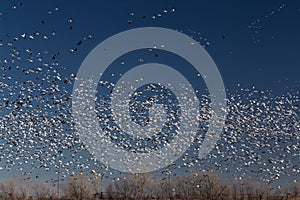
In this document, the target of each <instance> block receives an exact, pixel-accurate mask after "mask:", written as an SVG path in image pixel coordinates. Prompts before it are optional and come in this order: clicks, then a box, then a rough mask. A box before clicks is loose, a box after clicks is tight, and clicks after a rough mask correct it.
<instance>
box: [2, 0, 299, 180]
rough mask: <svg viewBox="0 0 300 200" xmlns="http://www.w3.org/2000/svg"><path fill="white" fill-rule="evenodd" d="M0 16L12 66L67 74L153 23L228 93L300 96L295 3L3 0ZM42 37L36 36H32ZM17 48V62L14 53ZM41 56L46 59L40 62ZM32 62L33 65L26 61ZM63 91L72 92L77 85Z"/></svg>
mask: <svg viewBox="0 0 300 200" xmlns="http://www.w3.org/2000/svg"><path fill="white" fill-rule="evenodd" d="M56 8H57V9H56ZM164 10H166V11H167V12H165V11H164ZM171 11H175V12H171ZM0 13H1V15H0V27H1V29H0V40H1V41H0V43H2V44H3V46H1V47H0V60H1V62H0V64H1V65H3V66H11V67H12V68H13V69H14V68H15V67H16V66H20V67H21V68H24V69H30V68H36V67H37V66H42V67H44V68H46V69H47V68H48V67H49V66H45V65H43V64H44V63H50V64H49V65H51V63H52V62H57V63H58V66H54V68H57V69H58V71H59V73H60V74H61V77H63V78H64V77H69V76H70V74H76V72H77V70H78V69H79V67H80V65H81V63H82V62H83V60H84V58H85V57H86V56H87V55H88V53H89V52H90V51H91V50H92V49H93V48H94V47H95V46H97V45H98V44H99V43H100V42H102V41H104V40H105V39H106V38H108V37H110V36H112V35H114V34H117V33H119V32H122V31H125V30H128V29H133V28H139V27H152V26H154V27H165V28H169V29H173V30H178V31H180V32H182V33H184V34H187V35H188V36H190V37H193V38H194V39H195V40H196V41H199V42H200V44H202V45H204V46H205V49H206V50H207V52H208V53H209V54H210V55H211V57H212V58H213V60H214V61H215V63H216V64H217V66H218V69H219V71H220V73H221V75H222V77H223V81H224V84H225V87H226V89H228V91H229V93H234V91H235V90H238V89H239V88H241V87H242V88H252V87H253V86H255V87H256V88H259V89H262V90H265V91H266V90H272V91H274V94H275V95H281V94H286V93H288V92H289V90H290V88H294V89H293V90H294V91H295V90H296V91H299V80H300V78H299V75H300V57H299V55H300V54H299V52H300V39H299V36H300V20H299V19H300V2H298V1H292V0H290V1H275V0H273V1H196V0H194V1H179V0H178V1H177V0H174V1H158V0H156V1H133V0H132V1H121V0H119V1H91V0H88V1H61V0H55V1H50V0H49V1H38V0H32V1H24V2H22V3H21V1H8V0H7V1H6V0H5V1H1V3H0ZM131 13H133V14H131ZM153 15H155V18H153ZM160 15H161V16H160ZM37 32H38V33H39V35H35V36H34V39H30V38H29V37H30V35H34V33H37ZM24 33H25V35H26V39H24V38H23V37H22V35H23V34H24ZM15 38H17V39H15ZM129 42H130V41H129ZM174 42H176V41H174ZM8 43H12V44H11V45H10V44H8ZM14 48H15V49H16V50H17V51H19V52H20V57H21V59H20V60H17V59H15V58H13V57H12V56H11V55H10V54H11V53H12V49H14ZM26 50H28V51H26ZM45 51H47V52H48V53H46V54H45V53H44V52H45ZM73 51H74V52H73ZM28 52H32V54H31V55H30V53H28ZM39 52H40V53H41V55H42V57H43V61H38V60H37V54H38V53H39ZM53 55H55V59H52V58H53ZM31 57H33V60H34V61H33V62H29V61H28V59H29V60H30V59H31ZM13 59H15V61H12V60H13ZM12 62H13V63H12ZM62 68H65V69H62ZM0 73H3V74H4V73H6V74H9V75H10V76H12V81H13V80H18V81H25V80H28V79H30V78H32V77H30V76H29V77H26V76H24V74H23V73H22V72H20V71H18V70H13V71H12V72H3V71H2V72H1V71H0ZM66 89H67V90H68V91H69V93H70V92H71V91H72V85H69V86H66ZM3 97H4V95H2V96H0V98H3ZM0 101H1V99H0ZM208 166H209V165H208ZM8 176H9V175H8ZM298 178H299V176H298ZM298 180H299V179H298Z"/></svg>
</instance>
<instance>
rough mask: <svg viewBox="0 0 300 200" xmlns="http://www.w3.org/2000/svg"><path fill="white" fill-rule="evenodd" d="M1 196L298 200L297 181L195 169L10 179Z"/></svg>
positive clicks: (299, 188) (41, 199)
mask: <svg viewBox="0 0 300 200" xmlns="http://www.w3.org/2000/svg"><path fill="white" fill-rule="evenodd" d="M0 196H1V198H0V199H10V200H19V199H20V200H21V199H22V200H23V199H24V200H29V199H37V200H46V199H49V200H50V199H51V200H52V199H53V200H58V199H61V200H63V199H70V200H92V199H116V200H117V199H128V200H135V199H136V200H142V199H149V200H150V199H153V200H155V199H157V200H167V199H174V200H175V199H178V200H179V199H180V200H181V199H183V200H189V199H198V200H202V199H203V200H221V199H229V200H250V199H251V200H265V199H266V200H269V199H270V200H276V199H278V200H290V199H291V200H292V199H293V200H298V199H299V200H300V184H299V183H298V182H293V183H291V184H290V185H289V186H287V187H286V189H274V188H271V187H270V186H267V185H263V184H260V183H256V182H254V181H252V180H241V181H236V180H234V181H226V180H224V179H222V178H220V177H218V176H217V175H215V174H213V173H207V172H194V173H192V174H190V175H187V176H178V177H168V178H165V179H163V180H161V179H160V180H155V179H153V177H152V176H151V175H150V174H146V175H145V174H138V175H131V176H127V177H125V176H124V177H118V178H115V179H114V180H113V181H111V183H110V184H108V185H106V186H103V187H102V179H101V177H96V176H90V175H89V176H83V175H78V176H71V177H69V178H68V179H67V180H66V181H64V182H63V183H61V185H60V187H59V189H58V188H57V187H53V186H51V185H50V184H48V183H45V182H35V183H32V182H30V181H29V179H26V180H23V179H22V180H21V179H17V178H12V179H10V180H8V181H7V182H2V183H0Z"/></svg>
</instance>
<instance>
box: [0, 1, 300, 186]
mask: <svg viewBox="0 0 300 200" xmlns="http://www.w3.org/2000/svg"><path fill="white" fill-rule="evenodd" d="M22 6H23V4H21V3H20V4H18V5H13V6H12V9H17V8H18V7H22ZM283 7H284V4H283V5H282V6H281V7H280V8H279V9H278V11H277V12H279V11H280V10H281V9H283ZM58 10H59V8H58V7H56V8H55V9H54V10H49V11H48V14H52V13H53V12H55V11H58ZM168 12H175V8H171V9H169V10H167V9H164V10H162V11H161V12H160V13H158V14H155V15H153V16H151V17H150V18H153V19H156V18H159V17H161V16H162V15H163V14H165V13H168ZM273 14H274V13H273V12H272V13H271V14H268V15H266V16H265V17H264V18H268V17H270V16H271V15H273ZM130 15H131V16H132V19H134V17H135V16H136V15H135V13H134V12H133V13H131V14H130ZM0 17H1V13H0ZM139 18H140V16H139ZM145 18H147V16H142V17H141V20H145ZM132 19H130V20H129V21H128V23H132V21H133V20H132ZM261 20H262V19H258V20H256V21H255V22H253V23H251V25H250V26H249V28H250V29H253V30H254V32H255V34H256V32H257V29H259V27H260V25H259V22H260V21H261ZM67 22H68V24H69V29H72V23H73V19H72V18H69V19H68V21H67ZM41 23H42V24H45V23H46V20H41ZM190 32H192V31H190ZM51 37H55V31H53V32H51V33H49V34H42V33H40V32H38V31H36V32H33V33H31V34H29V33H23V34H21V35H19V36H10V35H6V36H5V37H4V38H1V39H0V48H1V47H2V46H6V47H7V46H8V47H10V48H11V52H10V57H9V58H0V63H1V65H2V66H1V68H0V141H1V142H0V170H11V169H15V168H17V169H18V170H20V171H24V172H23V173H24V174H30V173H32V172H33V171H34V170H35V169H39V168H41V169H44V170H45V171H51V170H53V171H55V170H57V169H58V168H61V173H62V174H63V176H67V175H68V174H74V173H75V172H76V171H78V170H84V169H88V170H91V171H92V170H94V169H93V167H94V165H95V163H96V165H97V161H96V160H95V158H94V157H93V156H92V155H90V154H88V153H87V152H86V148H85V144H84V143H83V142H82V141H81V140H80V139H79V137H78V134H77V133H76V130H74V121H73V119H72V117H71V116H72V113H71V112H72V104H71V99H72V94H71V92H70V91H71V89H72V88H71V87H72V83H73V82H74V80H75V79H76V78H77V77H76V75H75V74H69V75H62V74H64V70H65V68H63V67H61V66H59V63H58V62H57V58H58V57H59V56H60V53H59V52H54V53H50V52H48V51H44V52H37V51H35V50H34V49H31V48H26V49H25V52H24V50H18V49H17V48H16V47H15V45H14V44H15V43H17V42H20V40H26V41H27V40H35V39H36V38H42V39H44V40H48V39H50V38H51ZM91 38H92V36H91V35H88V36H86V37H83V38H82V40H80V41H78V42H77V43H76V45H75V46H76V47H74V48H72V49H70V53H73V52H76V51H77V50H78V47H79V46H80V45H81V44H82V42H84V41H86V40H89V39H91ZM200 39H202V38H200ZM203 42H204V43H205V44H204V45H206V46H208V45H209V41H208V40H207V39H206V38H203ZM24 57H25V60H27V62H28V63H33V65H30V66H33V67H29V68H28V67H22V66H19V65H18V64H16V63H17V61H19V60H24ZM16 77H18V78H16ZM24 77H25V78H24ZM100 84H102V85H104V86H107V87H109V88H113V87H114V85H113V84H111V83H109V82H108V83H100ZM158 84H159V83H158ZM156 87H157V86H155V85H153V86H149V88H147V90H150V91H154V92H156V93H157V94H158V95H157V96H156V98H148V99H147V98H145V95H147V94H148V92H147V91H146V92H143V91H139V92H137V93H135V94H134V95H135V96H136V98H142V99H143V101H137V102H138V103H140V104H141V105H137V102H131V105H132V109H131V111H132V113H133V114H132V115H133V117H136V116H135V112H136V113H138V116H142V115H145V113H146V114H147V112H148V111H149V109H151V106H154V105H155V104H156V103H157V101H158V100H157V98H162V99H163V100H161V101H162V102H164V103H165V106H163V107H159V109H165V112H166V113H168V112H169V117H173V118H174V120H173V123H172V128H170V130H173V129H176V127H175V126H178V125H179V124H180V121H178V120H176V116H177V115H178V114H180V112H179V113H175V114H174V113H173V114H172V112H171V111H170V108H171V107H173V106H175V104H174V105H173V103H174V99H170V98H172V97H173V94H172V93H163V94H160V93H161V92H162V90H161V88H160V87H157V88H160V89H157V88H156ZM295 88H296V89H294V90H291V91H289V92H287V93H286V94H283V95H281V96H278V95H273V94H272V92H271V91H265V90H259V89H255V88H251V89H247V88H240V90H238V91H236V92H232V91H228V99H227V106H226V107H224V109H225V110H226V111H227V113H228V114H227V119H226V124H225V127H224V133H223V134H222V138H221V139H220V140H219V142H218V144H217V145H216V147H215V149H214V150H213V151H212V152H211V153H210V154H209V156H208V157H206V158H205V159H204V160H201V161H199V160H198V159H197V157H196V156H194V157H193V152H197V150H198V149H199V147H200V146H201V140H199V141H196V142H195V144H193V145H191V149H190V150H188V152H187V153H186V154H184V156H183V157H182V159H181V160H180V161H178V162H176V163H177V164H176V166H175V167H176V168H194V167H197V166H198V165H199V167H200V168H202V167H203V163H204V162H206V163H209V164H212V165H213V167H214V168H216V169H221V170H223V171H231V172H233V173H235V172H239V173H240V177H245V176H246V175H247V174H251V173H253V174H257V176H261V174H262V175H263V176H261V177H262V179H263V180H266V181H272V180H276V179H278V178H279V177H280V176H282V175H291V176H292V175H293V174H300V163H299V156H300V142H299V141H300V113H299V111H300V99H299V91H300V90H299V85H297V86H296V87H295ZM117 89H118V88H117ZM177 89H179V90H182V91H184V90H185V89H186V88H185V86H184V85H182V86H181V88H177ZM118 92H120V93H121V92H122V90H121V89H120V90H118ZM199 97H200V99H199V100H200V106H199V109H200V113H201V115H200V116H199V120H202V121H203V123H202V124H203V127H199V129H201V130H205V126H207V123H205V122H206V121H207V120H208V119H209V118H210V116H211V112H212V111H211V109H210V101H209V96H204V95H202V96H201V95H200V96H199ZM186 98H190V97H188V96H187V97H186ZM170 102H171V104H170ZM193 102H195V101H193V100H191V101H190V103H193ZM168 103H169V104H168ZM128 106H129V105H128ZM177 106H178V108H180V105H177ZM96 108H97V107H96ZM102 108H104V107H102ZM104 109H110V108H109V106H108V107H106V108H104ZM94 111H95V112H97V113H99V112H100V111H99V110H97V109H96V110H94ZM150 111H151V110H150ZM101 112H102V113H106V112H107V113H108V114H109V113H110V112H109V110H102V111H101ZM170 112H171V113H170ZM99 116H101V115H100V114H99ZM145 116H146V115H145ZM153 116H154V118H157V119H151V118H149V117H142V118H140V119H139V121H136V122H137V123H140V124H143V123H146V124H147V123H149V121H150V120H165V119H164V117H165V115H164V114H159V113H158V114H155V112H154V115H153ZM101 120H103V119H101V118H100V117H99V121H101ZM166 124H167V125H168V123H166ZM106 125H108V126H110V127H107V128H108V129H117V127H116V126H114V125H112V124H106ZM119 134H122V133H121V132H120V133H119ZM199 134H200V133H199ZM109 137H111V139H116V140H118V138H123V139H124V137H121V136H117V137H115V136H114V135H113V136H109ZM125 139H126V137H125ZM159 139H162V140H163V142H161V143H160V145H168V140H169V139H172V137H165V136H162V137H159ZM141 142H142V143H143V141H142V140H141ZM185 142H186V141H185ZM116 144H118V145H123V144H121V143H118V142H117V143H116ZM124 144H126V145H127V147H128V148H129V149H130V145H133V144H132V143H130V142H129V143H124ZM144 144H145V143H144ZM146 144H148V143H146ZM151 145H155V144H153V143H151ZM136 147H139V145H135V149H136V150H138V149H137V148H136ZM158 147H159V146H158ZM158 147H157V148H158ZM141 148H142V147H141ZM189 152H190V153H191V157H193V158H186V157H189ZM195 155H196V154H195ZM233 163H236V165H234V164H233ZM209 164H208V165H209Z"/></svg>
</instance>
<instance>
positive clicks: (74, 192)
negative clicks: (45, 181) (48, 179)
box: [63, 175, 92, 200]
mask: <svg viewBox="0 0 300 200" xmlns="http://www.w3.org/2000/svg"><path fill="white" fill-rule="evenodd" d="M63 192H64V195H65V197H66V198H69V199H74V200H75V199H76V200H87V199H91V198H92V191H91V185H90V184H89V182H88V180H87V179H86V178H85V177H83V176H82V175H80V176H74V177H69V178H68V179H67V181H66V183H65V185H64V187H63Z"/></svg>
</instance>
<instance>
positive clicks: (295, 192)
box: [290, 182, 300, 199]
mask: <svg viewBox="0 0 300 200" xmlns="http://www.w3.org/2000/svg"><path fill="white" fill-rule="evenodd" d="M290 193H291V194H292V196H293V198H294V199H297V198H298V196H300V183H299V182H293V183H292V187H291V188H290Z"/></svg>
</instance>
